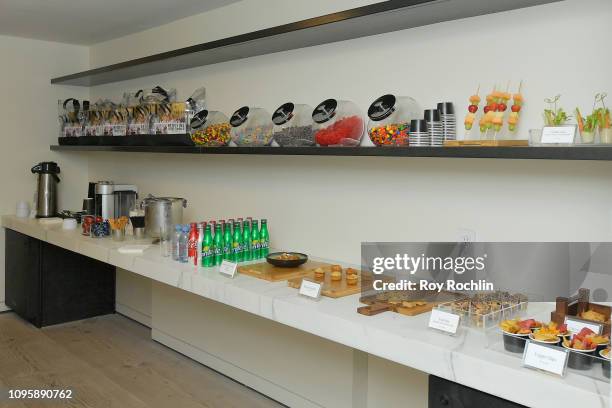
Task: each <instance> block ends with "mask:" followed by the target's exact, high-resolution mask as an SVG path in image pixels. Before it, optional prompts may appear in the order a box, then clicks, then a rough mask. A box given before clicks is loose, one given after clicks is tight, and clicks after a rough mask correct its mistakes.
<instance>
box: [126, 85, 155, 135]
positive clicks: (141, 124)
mask: <svg viewBox="0 0 612 408" xmlns="http://www.w3.org/2000/svg"><path fill="white" fill-rule="evenodd" d="M142 93H143V91H142V90H140V91H138V92H136V93H134V94H126V95H124V99H125V100H126V103H127V134H128V135H147V134H149V117H150V114H149V109H148V107H147V105H146V104H145V103H144V101H143V97H142Z"/></svg>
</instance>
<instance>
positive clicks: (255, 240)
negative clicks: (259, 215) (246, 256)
mask: <svg viewBox="0 0 612 408" xmlns="http://www.w3.org/2000/svg"><path fill="white" fill-rule="evenodd" d="M251 251H252V256H251V259H253V260H255V259H259V258H261V248H260V247H259V223H258V221H257V220H253V221H252V222H251Z"/></svg>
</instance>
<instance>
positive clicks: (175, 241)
mask: <svg viewBox="0 0 612 408" xmlns="http://www.w3.org/2000/svg"><path fill="white" fill-rule="evenodd" d="M182 233H183V226H182V225H180V224H177V225H175V226H174V234H173V236H172V259H173V260H175V261H178V260H179V241H180V240H181V234H182Z"/></svg>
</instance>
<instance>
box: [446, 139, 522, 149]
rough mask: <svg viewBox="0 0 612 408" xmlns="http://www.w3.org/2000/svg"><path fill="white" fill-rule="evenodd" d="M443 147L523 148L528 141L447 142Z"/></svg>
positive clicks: (485, 140)
mask: <svg viewBox="0 0 612 408" xmlns="http://www.w3.org/2000/svg"><path fill="white" fill-rule="evenodd" d="M444 146H445V147H470V146H479V147H525V146H529V140H487V139H484V140H447V141H446V142H444Z"/></svg>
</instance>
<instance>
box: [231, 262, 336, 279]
mask: <svg viewBox="0 0 612 408" xmlns="http://www.w3.org/2000/svg"><path fill="white" fill-rule="evenodd" d="M324 266H328V267H331V266H330V265H329V264H326V263H322V262H316V261H307V262H306V263H305V264H302V265H300V266H296V267H294V268H279V267H278V266H274V265H272V264H269V263H267V262H261V263H257V264H252V265H243V266H239V267H238V272H239V273H242V274H244V275H248V276H252V277H254V278H258V279H263V280H267V281H270V282H279V281H284V280H289V279H295V278H301V277H302V276H306V275H308V273H309V272H310V271H311V270H313V269H315V268H319V267H324Z"/></svg>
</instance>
